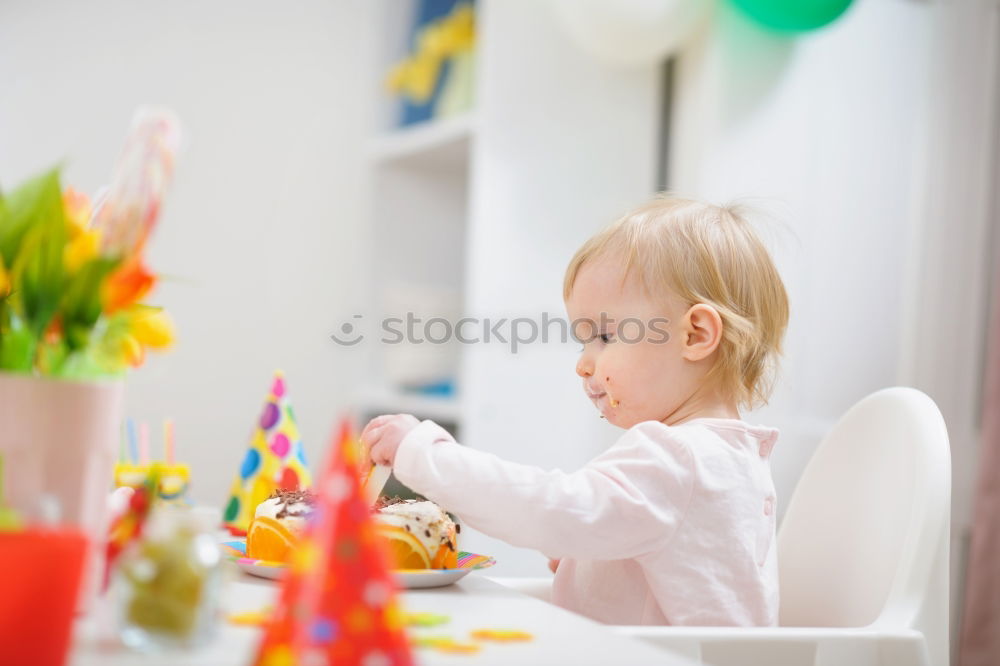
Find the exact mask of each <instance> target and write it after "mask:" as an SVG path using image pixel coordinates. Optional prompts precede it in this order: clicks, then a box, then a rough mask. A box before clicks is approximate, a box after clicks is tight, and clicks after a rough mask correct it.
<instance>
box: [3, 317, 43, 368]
mask: <svg viewBox="0 0 1000 666" xmlns="http://www.w3.org/2000/svg"><path fill="white" fill-rule="evenodd" d="M35 340H36V338H35V336H33V335H32V334H31V331H30V330H29V329H28V328H27V327H26V326H24V325H16V324H15V325H13V326H12V327H11V328H10V329H8V330H6V331H4V334H3V336H2V337H0V369H2V370H9V371H11V372H31V371H32V369H33V368H34V365H35Z"/></svg>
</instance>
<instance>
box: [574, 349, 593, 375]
mask: <svg viewBox="0 0 1000 666" xmlns="http://www.w3.org/2000/svg"><path fill="white" fill-rule="evenodd" d="M576 374H578V375H580V376H581V377H590V376H591V375H593V374H594V363H593V362H592V361H591V360H590V359H589V358H588V357H587V355H586V354H584V355H583V356H581V357H580V360H579V361H577V362H576Z"/></svg>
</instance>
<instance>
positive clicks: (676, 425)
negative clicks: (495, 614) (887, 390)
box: [361, 198, 788, 626]
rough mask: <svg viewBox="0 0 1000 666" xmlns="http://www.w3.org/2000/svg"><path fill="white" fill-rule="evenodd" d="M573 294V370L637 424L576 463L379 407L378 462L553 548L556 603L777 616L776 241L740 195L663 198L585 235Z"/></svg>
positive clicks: (594, 612) (467, 517) (603, 611)
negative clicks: (710, 200) (770, 417)
mask: <svg viewBox="0 0 1000 666" xmlns="http://www.w3.org/2000/svg"><path fill="white" fill-rule="evenodd" d="M563 296H564V299H565V302H566V309H567V311H568V314H569V316H570V319H571V320H572V321H573V322H574V335H575V337H577V338H578V339H580V340H581V341H582V342H583V350H582V352H581V354H580V359H579V361H578V362H577V365H576V373H577V374H578V375H579V376H580V377H581V378H582V380H583V390H584V392H585V393H586V394H587V397H588V398H589V399H590V400H591V401H593V403H594V406H595V407H596V408H597V409H598V410H599V411H600V413H601V415H602V416H603V417H604V418H606V419H607V420H608V421H610V422H611V423H613V424H615V425H616V426H619V427H620V428H623V429H624V430H625V432H624V433H623V434H622V436H621V437H620V438H619V439H618V441H616V442H615V443H614V445H612V446H611V447H610V448H609V449H608V450H607V451H606V452H605V453H603V454H601V455H599V456H597V457H596V458H594V459H593V460H592V461H591V462H590V463H588V464H587V465H586V466H584V467H583V468H582V469H580V470H577V471H576V472H572V473H566V472H562V471H546V470H543V469H539V468H536V467H532V466H529V465H521V464H515V463H511V462H506V461H504V460H501V459H500V458H498V457H496V456H494V455H491V454H489V453H484V452H482V451H476V450H474V449H471V448H467V447H464V446H458V445H457V444H456V443H455V441H454V439H453V438H452V437H451V436H450V435H449V434H448V433H447V432H445V431H444V430H443V429H442V428H441V427H439V426H438V425H437V424H435V423H434V422H432V421H423V422H420V421H418V420H417V419H415V418H414V417H412V416H410V415H405V414H397V415H386V416H379V417H377V418H375V419H373V420H372V421H371V422H369V423H368V425H367V426H366V427H365V429H364V432H363V433H362V435H361V440H362V442H363V443H364V445H365V446H366V447H367V449H368V451H369V455H370V456H371V458H372V460H373V461H374V462H376V463H379V464H383V465H391V466H392V468H393V471H394V473H395V475H396V477H397V478H398V479H399V480H400V481H401V482H403V483H404V484H406V485H407V486H409V487H410V488H412V489H413V490H414V491H416V492H418V493H421V494H423V495H425V496H426V497H427V498H428V499H431V500H433V501H435V502H437V503H438V504H440V505H442V506H444V507H446V508H447V509H448V510H450V511H454V512H455V513H457V514H458V515H459V516H461V517H462V519H463V520H464V521H465V522H466V523H468V524H469V525H470V526H472V527H474V528H476V529H478V530H481V531H482V532H484V533H486V534H489V535H491V536H494V537H497V538H500V539H503V540H505V541H507V542H509V543H511V544H514V545H517V546H524V547H530V548H535V549H538V550H540V551H542V552H543V553H545V554H546V555H548V556H549V557H551V558H553V568H554V569H555V578H554V580H553V588H552V600H553V602H555V603H556V604H559V605H560V606H563V607H565V608H568V609H570V610H573V611H576V612H578V613H581V614H583V615H587V616H589V617H591V618H594V619H596V620H599V621H602V622H607V623H612V624H652V625H664V624H669V625H738V626H768V625H775V624H776V623H777V619H778V576H777V574H778V571H777V561H776V558H775V548H774V544H773V542H774V535H775V494H774V484H773V482H772V480H771V472H770V468H769V462H768V457H769V455H770V453H771V449H772V447H773V446H774V443H775V440H776V439H777V436H778V432H777V430H775V429H774V428H768V427H763V426H758V425H750V424H748V423H746V422H744V421H742V420H741V419H740V414H739V411H738V410H739V408H740V407H752V406H754V405H756V404H759V403H763V402H765V401H766V399H767V397H768V394H769V391H770V386H771V382H772V381H773V379H772V377H773V372H772V370H773V366H774V363H775V360H776V357H777V355H778V354H779V353H780V349H781V341H782V337H783V335H784V331H785V327H786V324H787V322H788V299H787V296H786V294H785V288H784V285H783V284H782V281H781V278H780V276H779V275H778V271H777V270H776V269H775V267H774V264H773V263H772V261H771V257H770V256H769V254H768V252H767V250H766V249H765V248H764V246H763V245H762V243H761V242H760V240H759V239H758V238H757V236H756V235H755V233H754V231H753V230H752V229H751V226H750V224H749V223H748V222H747V220H746V219H745V217H744V215H743V214H742V213H741V211H740V209H738V208H736V207H732V206H730V207H719V206H713V205H709V204H705V203H700V202H697V201H691V200H686V199H680V198H660V199H656V200H654V201H652V202H650V203H647V204H646V205H644V206H641V207H639V208H637V209H635V210H633V211H632V212H630V213H628V214H627V215H625V216H624V217H623V218H621V219H620V220H618V221H617V222H615V223H614V224H613V225H611V226H610V227H609V228H607V229H605V230H604V231H602V232H600V233H598V234H597V235H596V236H594V237H593V238H591V239H590V240H589V241H587V242H586V243H585V244H584V246H583V247H582V248H580V250H579V251H578V252H577V253H576V256H574V257H573V259H572V261H570V264H569V268H568V269H567V271H566V278H565V284H564V288H563Z"/></svg>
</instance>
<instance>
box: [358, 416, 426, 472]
mask: <svg viewBox="0 0 1000 666" xmlns="http://www.w3.org/2000/svg"><path fill="white" fill-rule="evenodd" d="M418 425H420V421H418V420H417V419H416V417H414V416H410V415H409V414H386V415H384V416H376V417H375V418H373V419H372V420H371V421H369V422H368V425H366V426H365V429H364V430H362V431H361V443H362V444H364V446H365V450H366V451H367V452H368V457H369V458H371V459H372V462H374V463H375V464H376V465H387V466H389V467H392V463H393V462H394V461H395V460H396V450H397V449H399V444H400V442H402V441H403V438H404V437H406V435H407V433H409V432H410V431H411V430H413V429H414V428H416V427H417V426H418Z"/></svg>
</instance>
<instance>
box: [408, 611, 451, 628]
mask: <svg viewBox="0 0 1000 666" xmlns="http://www.w3.org/2000/svg"><path fill="white" fill-rule="evenodd" d="M448 622H451V618H450V617H448V616H447V615H438V614H437V613H407V614H406V625H407V626H408V627H436V626H437V625H439V624H447V623H448Z"/></svg>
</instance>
